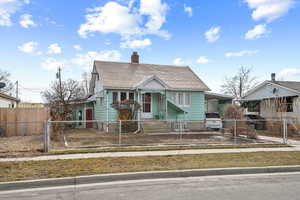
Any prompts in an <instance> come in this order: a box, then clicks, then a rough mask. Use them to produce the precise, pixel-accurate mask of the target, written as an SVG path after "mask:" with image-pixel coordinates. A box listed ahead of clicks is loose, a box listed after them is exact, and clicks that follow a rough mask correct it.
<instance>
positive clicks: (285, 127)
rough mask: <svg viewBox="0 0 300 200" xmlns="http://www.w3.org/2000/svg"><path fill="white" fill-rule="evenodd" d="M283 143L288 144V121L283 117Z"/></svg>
mask: <svg viewBox="0 0 300 200" xmlns="http://www.w3.org/2000/svg"><path fill="white" fill-rule="evenodd" d="M283 144H287V123H286V119H283Z"/></svg>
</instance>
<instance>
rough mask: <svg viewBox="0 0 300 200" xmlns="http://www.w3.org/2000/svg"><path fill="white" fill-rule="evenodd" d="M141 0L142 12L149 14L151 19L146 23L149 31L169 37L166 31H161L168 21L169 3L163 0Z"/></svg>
mask: <svg viewBox="0 0 300 200" xmlns="http://www.w3.org/2000/svg"><path fill="white" fill-rule="evenodd" d="M140 2H141V7H140V14H141V15H148V16H149V20H148V22H147V23H146V24H145V26H146V27H147V28H148V30H147V32H149V33H153V34H159V35H162V36H164V37H168V34H167V33H166V32H164V31H160V28H161V27H162V25H163V24H164V23H165V22H166V14H167V10H168V5H167V4H166V3H162V2H161V0H140Z"/></svg>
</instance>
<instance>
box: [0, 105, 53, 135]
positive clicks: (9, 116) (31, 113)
mask: <svg viewBox="0 0 300 200" xmlns="http://www.w3.org/2000/svg"><path fill="white" fill-rule="evenodd" d="M48 119H49V109H48V108H0V128H1V131H2V132H3V133H4V135H5V136H7V137H10V136H28V135H41V134H43V132H44V122H45V121H46V120H48Z"/></svg>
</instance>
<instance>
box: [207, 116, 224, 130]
mask: <svg viewBox="0 0 300 200" xmlns="http://www.w3.org/2000/svg"><path fill="white" fill-rule="evenodd" d="M205 127H206V128H210V129H217V130H219V129H221V128H223V124H222V119H221V117H220V114H219V113H205Z"/></svg>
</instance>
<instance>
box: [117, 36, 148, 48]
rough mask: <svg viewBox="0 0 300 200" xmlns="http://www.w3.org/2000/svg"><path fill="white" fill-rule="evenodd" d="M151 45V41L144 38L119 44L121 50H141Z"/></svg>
mask: <svg viewBox="0 0 300 200" xmlns="http://www.w3.org/2000/svg"><path fill="white" fill-rule="evenodd" d="M151 44H152V42H151V40H150V39H148V38H146V39H144V40H126V41H124V42H122V43H121V48H130V49H143V48H146V47H148V46H150V45H151Z"/></svg>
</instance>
